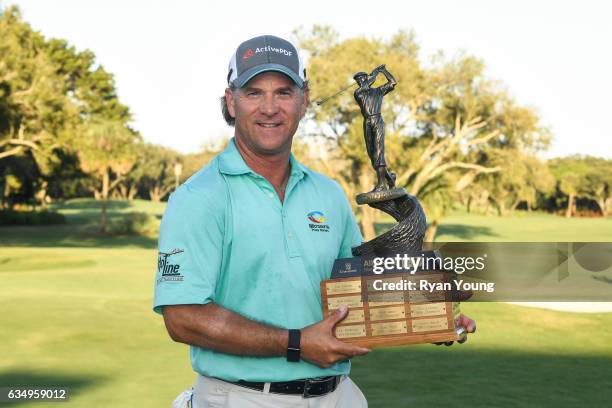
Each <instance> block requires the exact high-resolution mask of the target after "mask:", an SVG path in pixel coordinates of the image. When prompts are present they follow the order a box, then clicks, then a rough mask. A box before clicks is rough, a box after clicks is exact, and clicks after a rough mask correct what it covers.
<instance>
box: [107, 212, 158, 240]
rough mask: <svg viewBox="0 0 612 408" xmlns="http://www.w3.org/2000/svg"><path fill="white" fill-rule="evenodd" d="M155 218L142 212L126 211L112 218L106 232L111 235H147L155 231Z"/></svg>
mask: <svg viewBox="0 0 612 408" xmlns="http://www.w3.org/2000/svg"><path fill="white" fill-rule="evenodd" d="M158 228H159V226H158V222H157V219H156V218H155V217H154V216H152V215H151V214H147V213H144V212H128V213H125V214H121V215H119V216H117V217H114V218H112V219H111V220H110V221H109V223H108V229H107V232H108V233H109V234H112V235H148V234H152V233H154V232H157V230H158Z"/></svg>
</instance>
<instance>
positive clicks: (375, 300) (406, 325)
mask: <svg viewBox="0 0 612 408" xmlns="http://www.w3.org/2000/svg"><path fill="white" fill-rule="evenodd" d="M379 73H382V74H383V75H384V76H385V77H386V79H387V83H385V84H383V85H381V86H379V87H373V86H372V85H373V84H374V82H375V80H376V77H377V76H378V74H379ZM353 78H354V79H355V81H356V83H357V85H358V87H357V89H356V90H355V92H354V97H355V100H356V101H357V103H358V104H359V107H360V109H361V113H362V115H363V133H364V138H365V145H366V149H367V152H368V156H369V158H370V161H371V163H372V167H373V168H374V170H375V172H376V175H377V183H376V185H375V186H374V188H373V190H372V191H370V192H366V193H362V194H359V195H357V197H356V201H357V204H359V205H369V206H371V207H374V208H376V209H379V210H381V211H384V212H385V213H387V214H389V215H391V216H392V217H393V218H394V219H395V220H396V221H397V224H396V225H395V226H393V227H392V228H391V229H390V230H388V231H387V232H385V233H384V234H382V235H380V236H377V237H376V238H374V239H372V240H370V241H368V242H365V243H363V244H361V245H360V246H358V247H354V248H353V249H352V254H353V258H347V259H338V260H336V262H335V264H334V267H333V270H332V275H331V279H328V280H324V281H322V282H321V299H322V307H323V315H324V316H326V315H327V314H328V313H330V312H332V311H333V310H335V309H337V308H338V307H340V305H342V304H345V305H347V306H348V308H349V313H348V315H347V317H346V318H345V319H344V320H342V321H341V322H340V323H338V325H336V327H335V329H334V335H335V336H336V337H337V338H338V339H340V340H342V341H345V342H349V343H356V344H359V345H362V346H365V347H381V346H391V345H402V344H414V343H434V342H447V341H455V340H463V339H464V338H465V336H466V331H465V329H464V328H463V327H460V326H458V324H457V323H458V317H459V302H458V300H459V299H460V298H461V296H458V294H457V293H456V292H453V291H452V290H448V288H450V287H452V281H453V279H454V276H455V274H454V273H453V272H452V271H448V270H444V269H443V268H442V267H440V268H423V267H420V268H417V267H416V266H414V265H413V266H414V268H413V270H411V271H410V272H408V271H407V270H402V269H393V270H385V271H384V273H383V274H377V273H375V272H374V269H373V265H374V263H375V262H376V258H385V257H394V256H399V255H400V254H404V255H410V256H411V257H412V259H414V258H418V257H420V258H422V259H424V260H425V259H430V260H432V259H435V258H440V254H439V253H438V252H437V251H423V248H422V247H423V238H424V236H425V230H426V229H427V222H426V219H425V213H424V212H423V208H422V207H421V205H420V204H419V201H418V200H417V198H416V197H414V196H411V195H409V194H408V193H407V192H406V190H405V189H403V188H398V187H396V186H395V174H394V173H393V172H391V171H390V170H389V169H388V167H387V164H386V162H385V156H384V142H385V123H384V121H383V117H382V112H381V107H382V102H383V98H384V96H385V95H386V94H388V93H389V92H391V91H393V89H394V88H395V85H396V84H397V82H396V80H395V78H394V77H393V75H391V73H390V72H389V71H388V70H387V69H386V67H385V65H380V66H378V67H376V68H375V69H374V70H373V71H372V72H371V73H370V74H367V73H366V72H358V73H357V74H355V75H354V77H353ZM353 85H354V84H353ZM346 89H348V88H345V90H346ZM334 96H335V95H334ZM433 263H434V264H435V262H433ZM423 264H425V262H423ZM423 282H426V283H425V284H424V285H423ZM423 287H426V288H428V289H429V290H423ZM434 289H435V290H434Z"/></svg>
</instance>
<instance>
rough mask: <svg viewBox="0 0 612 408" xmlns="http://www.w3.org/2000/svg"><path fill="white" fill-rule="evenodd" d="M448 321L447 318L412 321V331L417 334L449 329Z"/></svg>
mask: <svg viewBox="0 0 612 408" xmlns="http://www.w3.org/2000/svg"><path fill="white" fill-rule="evenodd" d="M448 328H449V327H448V320H447V319H446V317H436V318H433V319H419V320H413V321H412V331H413V332H415V333H418V332H424V331H433V330H446V329H448Z"/></svg>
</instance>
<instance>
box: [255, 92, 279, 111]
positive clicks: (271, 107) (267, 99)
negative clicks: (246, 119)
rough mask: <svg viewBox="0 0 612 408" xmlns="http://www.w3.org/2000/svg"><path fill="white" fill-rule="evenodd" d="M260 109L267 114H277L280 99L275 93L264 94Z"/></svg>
mask: <svg viewBox="0 0 612 408" xmlns="http://www.w3.org/2000/svg"><path fill="white" fill-rule="evenodd" d="M259 110H260V111H261V113H263V114H264V115H267V116H273V115H275V114H276V113H277V112H278V101H277V100H276V98H275V97H274V95H271V94H268V95H264V97H263V98H262V100H261V104H260V105H259Z"/></svg>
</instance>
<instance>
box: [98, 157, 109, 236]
mask: <svg viewBox="0 0 612 408" xmlns="http://www.w3.org/2000/svg"><path fill="white" fill-rule="evenodd" d="M109 183H110V181H109V175H108V169H105V170H104V172H103V173H102V193H101V199H102V215H101V218H100V232H102V233H103V234H106V230H107V229H108V215H107V213H106V209H107V206H108V186H109Z"/></svg>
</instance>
